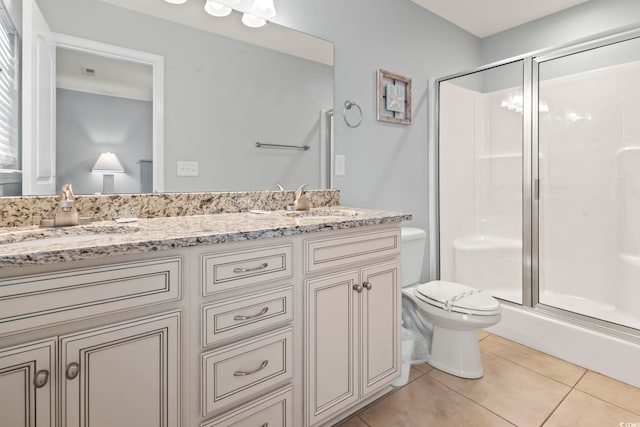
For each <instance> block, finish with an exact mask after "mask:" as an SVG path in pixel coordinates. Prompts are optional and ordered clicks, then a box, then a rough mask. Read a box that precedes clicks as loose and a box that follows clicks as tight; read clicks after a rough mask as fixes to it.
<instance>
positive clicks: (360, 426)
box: [335, 416, 368, 427]
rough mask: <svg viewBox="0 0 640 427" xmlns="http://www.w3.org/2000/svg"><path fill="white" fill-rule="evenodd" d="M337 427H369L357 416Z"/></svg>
mask: <svg viewBox="0 0 640 427" xmlns="http://www.w3.org/2000/svg"><path fill="white" fill-rule="evenodd" d="M335 427H368V426H367V424H366V423H365V422H364V421H362V420H361V419H360V418H358V417H357V416H354V417H351V418H349V419H347V420H346V421H343V422H341V423H340V424H336V426H335Z"/></svg>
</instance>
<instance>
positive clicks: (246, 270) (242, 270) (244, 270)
mask: <svg viewBox="0 0 640 427" xmlns="http://www.w3.org/2000/svg"><path fill="white" fill-rule="evenodd" d="M267 267H269V263H268V262H265V263H263V264H260V265H259V266H257V267H253V268H241V267H236V268H234V269H233V272H234V273H251V272H252V271H260V270H264V269H265V268H267Z"/></svg>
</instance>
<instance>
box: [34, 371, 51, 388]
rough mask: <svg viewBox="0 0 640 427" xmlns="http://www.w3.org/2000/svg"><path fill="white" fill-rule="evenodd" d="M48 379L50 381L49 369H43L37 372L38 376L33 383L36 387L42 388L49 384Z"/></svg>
mask: <svg viewBox="0 0 640 427" xmlns="http://www.w3.org/2000/svg"><path fill="white" fill-rule="evenodd" d="M47 381H49V371H47V370H46V369H42V370H40V371H38V372H36V376H35V377H33V385H34V386H36V388H42V387H44V386H45V385H47Z"/></svg>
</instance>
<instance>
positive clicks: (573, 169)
mask: <svg viewBox="0 0 640 427" xmlns="http://www.w3.org/2000/svg"><path fill="white" fill-rule="evenodd" d="M538 62H539V68H538V80H539V86H538V106H539V116H538V128H537V130H538V178H539V188H540V192H539V194H540V195H539V202H538V238H539V242H538V268H539V269H538V274H539V277H538V282H539V295H538V299H539V302H540V303H541V304H544V305H545V306H550V307H554V308H559V309H562V310H567V311H570V312H574V313H578V314H581V315H585V316H589V317H592V318H596V319H600V320H604V321H608V322H612V323H615V324H619V325H623V326H628V327H632V328H636V329H639V328H640V304H639V301H640V39H638V38H635V39H631V40H625V41H618V42H616V43H612V44H607V45H605V46H601V47H594V48H590V49H589V50H583V51H581V52H577V53H573V54H570V55H564V56H556V57H549V58H541V59H539V60H538Z"/></svg>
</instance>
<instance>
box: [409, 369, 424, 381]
mask: <svg viewBox="0 0 640 427" xmlns="http://www.w3.org/2000/svg"><path fill="white" fill-rule="evenodd" d="M423 375H424V372H422V371H421V370H419V369H417V368H415V367H414V366H412V367H411V370H410V371H409V382H411V381H413V380H417V379H418V378H420V377H421V376H423Z"/></svg>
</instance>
